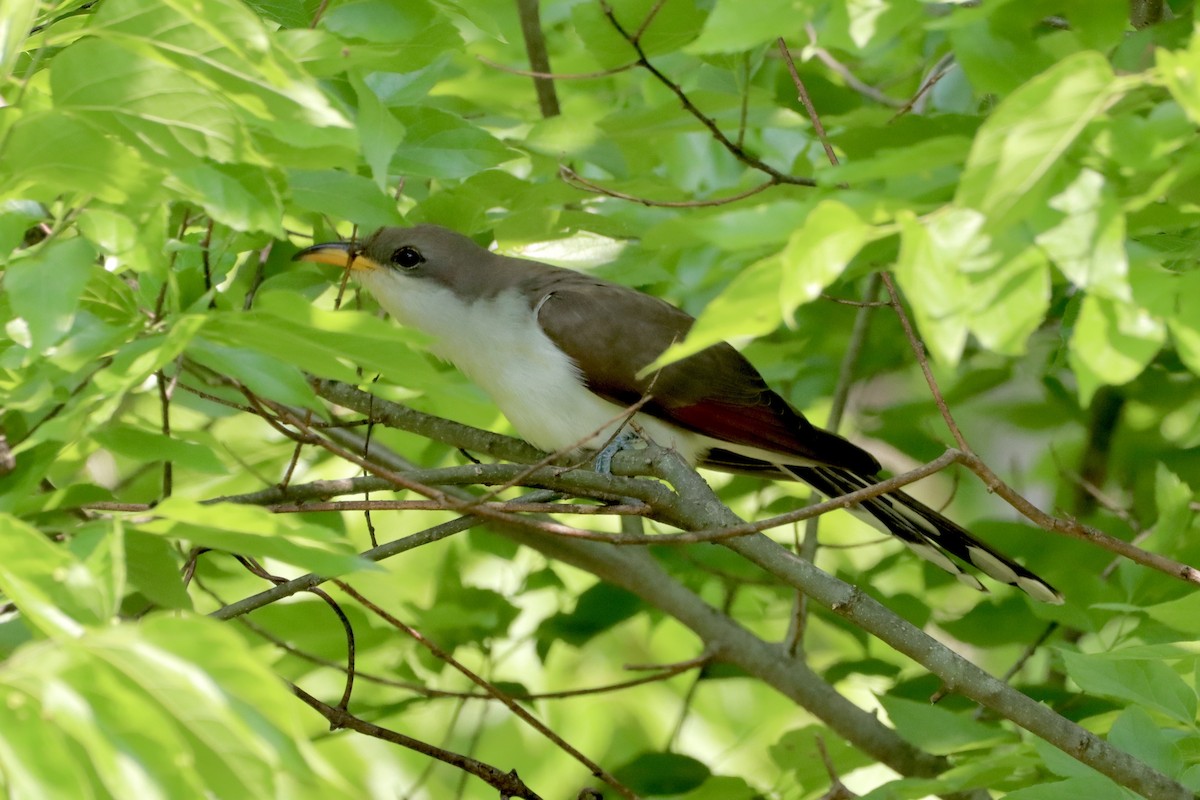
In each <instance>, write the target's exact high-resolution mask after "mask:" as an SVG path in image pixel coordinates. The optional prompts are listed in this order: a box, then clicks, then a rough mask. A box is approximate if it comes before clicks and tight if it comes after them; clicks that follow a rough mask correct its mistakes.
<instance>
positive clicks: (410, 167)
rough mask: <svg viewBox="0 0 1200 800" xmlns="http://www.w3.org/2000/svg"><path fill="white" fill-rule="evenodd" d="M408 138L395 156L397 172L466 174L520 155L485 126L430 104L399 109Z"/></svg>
mask: <svg viewBox="0 0 1200 800" xmlns="http://www.w3.org/2000/svg"><path fill="white" fill-rule="evenodd" d="M395 114H396V117H397V118H399V120H400V122H401V123H402V124H403V126H404V142H403V144H402V146H401V147H399V148H397V149H396V151H395V154H394V156H393V157H392V165H391V169H392V171H393V172H396V173H399V174H402V175H409V176H421V177H430V178H436V179H447V178H466V177H469V176H471V175H474V174H475V173H477V172H479V171H480V170H484V169H488V168H489V167H494V166H496V165H497V164H501V163H503V162H505V161H508V160H510V159H512V158H515V157H516V156H517V153H516V152H514V151H512V150H509V149H508V147H506V146H505V145H504V144H502V143H501V142H500V141H499V140H497V139H496V138H495V137H494V136H492V135H491V134H490V133H488V132H487V131H485V130H484V129H483V128H479V127H476V126H475V125H472V124H471V123H469V122H467V121H466V120H464V119H462V118H461V117H457V116H455V115H453V114H447V113H446V112H445V111H439V110H438V109H436V108H430V107H428V106H403V107H400V108H397V109H395Z"/></svg>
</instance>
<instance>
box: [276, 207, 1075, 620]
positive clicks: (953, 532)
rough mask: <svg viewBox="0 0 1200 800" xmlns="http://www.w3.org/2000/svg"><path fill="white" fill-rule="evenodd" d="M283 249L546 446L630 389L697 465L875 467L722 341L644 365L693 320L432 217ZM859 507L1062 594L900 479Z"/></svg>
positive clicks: (777, 473)
mask: <svg viewBox="0 0 1200 800" xmlns="http://www.w3.org/2000/svg"><path fill="white" fill-rule="evenodd" d="M295 258H296V259H297V260H303V261H317V262H322V263H328V264H336V265H338V266H340V267H343V268H349V269H351V270H353V271H354V273H355V275H356V277H357V278H358V279H359V281H360V282H361V283H362V285H363V286H364V287H366V288H367V289H369V290H370V291H371V293H372V294H373V295H374V296H375V298H376V299H377V300H378V301H379V304H380V305H382V306H383V307H384V309H386V310H387V312H388V313H390V314H391V315H392V316H393V317H395V318H396V320H398V321H399V322H400V323H401V324H403V325H408V326H411V327H413V328H416V329H417V330H420V331H422V332H424V333H426V334H429V335H430V336H431V337H432V338H433V343H432V345H431V348H432V350H433V352H434V353H435V354H437V355H439V356H441V357H442V358H445V359H447V360H449V361H451V362H453V363H454V364H455V365H456V366H457V367H458V368H459V369H460V370H462V371H463V372H464V373H466V375H467V377H469V378H470V379H471V380H472V381H474V382H475V383H477V384H478V385H479V386H481V387H482V388H483V389H484V390H485V391H486V392H487V393H488V394H489V395H491V397H492V399H493V400H494V401H495V403H496V405H498V406H499V407H500V410H501V411H503V412H504V415H505V416H506V417H508V419H509V421H510V422H511V423H512V424H513V427H515V428H516V429H517V431H518V432H519V433H520V434H521V435H522V436H523V437H525V438H526V439H527V440H528V441H529V442H531V443H532V444H534V445H536V446H538V447H540V448H542V449H543V450H547V451H550V452H554V451H558V450H562V449H566V448H570V447H573V446H577V444H578V443H579V442H580V441H581V440H584V439H587V437H589V435H590V434H593V433H595V435H594V436H591V440H590V442H589V444H590V445H591V446H592V447H599V446H601V445H603V444H604V443H605V442H606V441H608V440H609V438H610V437H611V436H612V434H613V431H614V429H615V428H616V426H617V425H620V424H621V421H620V418H621V412H622V410H623V409H626V408H628V407H630V406H632V405H634V404H636V403H638V402H639V401H642V402H644V404H643V405H642V406H641V408H640V410H638V412H637V414H636V415H635V416H634V418H633V420H634V422H635V423H636V424H637V426H638V427H639V428H640V429H641V431H642V432H644V433H645V435H647V436H648V437H649V438H650V439H651V440H653V441H654V442H655V443H657V444H659V445H661V446H663V447H670V448H674V449H675V450H676V451H678V452H679V453H680V454H681V455H682V456H683V457H684V458H686V459H687V460H688V461H690V462H691V463H693V464H697V465H699V466H704V467H711V468H715V469H720V470H725V471H732V472H741V473H753V474H759V475H763V476H766V477H770V478H785V479H792V480H801V481H804V482H805V483H807V484H809V485H811V486H812V487H813V488H814V489H816V490H817V491H818V492H820V493H821V494H824V495H826V496H827V497H837V496H839V495H842V494H846V493H848V492H851V491H854V490H857V489H861V488H863V487H864V486H868V485H869V484H871V483H872V482H873V481H874V478H875V475H876V473H878V472H879V469H880V466H879V462H878V461H876V460H875V458H874V456H872V455H871V454H870V453H868V452H867V451H865V450H863V449H862V448H860V447H858V446H856V445H854V444H851V443H850V442H848V441H846V440H845V439H843V438H842V437H840V436H838V435H836V434H833V433H830V432H828V431H825V430H822V429H820V428H818V427H816V426H814V425H813V424H812V423H810V422H809V421H808V420H807V419H805V418H804V416H803V415H802V414H800V412H798V411H796V410H795V409H794V408H792V407H791V405H789V404H788V402H787V401H786V400H784V399H783V398H782V397H781V396H779V395H778V394H776V393H775V392H774V391H772V390H771V389H770V388H769V387H768V386H767V384H766V382H765V381H764V380H763V378H762V376H761V375H759V373H758V371H757V370H756V369H755V368H754V367H753V366H752V365H751V364H750V362H749V361H747V360H746V359H745V357H743V356H742V354H741V353H739V352H738V351H737V350H735V349H734V348H733V347H732V346H730V345H728V344H724V343H722V344H718V345H714V346H712V347H709V348H708V349H706V350H703V351H701V352H699V353H696V354H695V355H692V356H690V357H688V358H685V359H682V360H680V361H676V362H674V363H672V364H669V365H667V366H665V367H663V368H662V369H660V370H658V371H656V372H652V373H650V374H648V375H642V374H641V371H642V369H643V368H644V367H645V366H646V365H648V364H650V363H651V362H652V361H654V360H655V359H656V358H657V357H658V356H659V355H661V354H662V353H663V352H664V351H665V350H666V349H667V347H668V346H670V345H671V344H672V343H674V342H677V341H680V340H682V339H683V337H684V335H685V334H686V333H687V332H688V329H689V328H690V327H691V326H692V323H693V322H694V321H695V320H694V319H693V318H692V317H691V316H689V315H688V314H686V313H685V312H683V311H681V310H679V309H678V308H675V307H674V306H672V305H670V304H668V303H666V302H664V301H662V300H660V299H658V298H656V297H651V296H650V295H648V294H643V293H642V292H639V291H636V290H634V289H630V288H628V287H625V286H621V285H619V284H615V283H611V282H609V281H605V280H601V279H599V278H594V277H591V276H589V275H584V274H582V273H579V272H575V271H572V270H568V269H561V268H559V267H552V266H549V265H548V264H541V263H538V262H536V261H528V260H524V259H518V258H509V257H505V256H501V255H497V254H496V253H492V252H489V251H488V250H486V249H484V248H482V247H480V246H479V245H477V244H476V243H475V242H473V241H472V240H471V239H469V238H467V237H466V236H463V235H461V234H458V233H455V232H454V231H450V230H447V229H445V228H441V227H437V226H435V225H418V226H415V227H411V228H382V229H380V230H378V231H376V232H375V233H374V234H372V235H371V236H370V237H369V238H367V239H366V240H365V241H363V242H361V243H349V242H335V243H329V244H318V245H315V246H313V247H310V248H308V249H306V250H303V251H301V252H300V253H297V254H296V256H295ZM647 397H648V399H647ZM614 420H618V421H617V422H614ZM596 432H598V433H596ZM860 511H865V512H866V513H865V514H864V516H865V517H867V518H868V520H869V521H871V522H873V523H874V524H875V525H876V526H877V527H881V528H882V529H884V530H886V531H888V532H890V533H891V534H893V535H894V536H896V537H898V538H899V539H901V540H902V541H903V542H904V543H905V544H907V545H908V546H909V547H910V548H912V549H913V550H915V551H916V552H917V553H918V554H919V555H921V556H922V557H923V558H926V559H928V560H929V561H931V562H933V563H934V564H936V565H937V566H939V567H941V568H942V569H944V570H946V571H948V572H950V573H952V574H954V575H955V576H957V577H958V578H959V579H960V580H962V581H963V582H964V583H967V584H968V585H970V586H973V587H975V588H977V589H981V590H982V589H983V588H984V587H983V585H982V584H981V583H980V582H979V581H978V580H977V579H976V578H975V577H974V576H972V575H970V574H968V573H967V572H965V571H964V570H963V569H962V567H960V566H959V562H965V563H967V564H971V565H973V566H975V567H976V568H978V569H979V570H980V571H981V572H983V573H984V574H986V575H989V576H991V577H992V578H995V579H996V580H998V581H1001V582H1003V583H1007V584H1011V585H1013V586H1016V587H1018V588H1020V589H1022V590H1024V591H1025V592H1026V593H1028V594H1029V595H1030V596H1032V597H1034V598H1036V599H1038V600H1042V601H1044V602H1048V603H1060V602H1062V596H1061V595H1060V594H1059V593H1058V592H1057V591H1055V589H1054V588H1053V587H1051V586H1050V585H1049V584H1047V583H1046V582H1045V581H1043V580H1042V579H1041V578H1039V577H1037V576H1036V575H1034V574H1033V573H1032V572H1030V571H1029V570H1027V569H1025V568H1024V567H1022V566H1021V565H1020V564H1017V563H1016V562H1015V561H1012V560H1011V559H1009V558H1008V557H1006V556H1004V555H1002V554H1000V553H999V552H997V551H996V550H994V549H993V548H992V547H991V546H989V545H987V544H985V543H984V542H982V541H980V540H979V539H977V538H975V537H974V536H972V535H971V534H970V533H968V532H967V531H965V530H963V528H961V527H959V526H958V525H956V524H955V523H953V522H951V521H950V520H948V519H947V518H945V517H944V516H942V515H941V514H939V513H938V512H936V511H934V510H933V509H931V508H929V507H928V506H926V505H924V504H923V503H921V502H919V501H918V500H915V499H913V498H912V497H910V496H908V495H907V494H905V493H904V492H900V491H895V492H889V493H887V494H885V495H881V496H879V497H876V498H873V499H870V500H867V501H865V502H863V503H862V504H861V508H860Z"/></svg>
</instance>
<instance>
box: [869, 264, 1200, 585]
mask: <svg viewBox="0 0 1200 800" xmlns="http://www.w3.org/2000/svg"><path fill="white" fill-rule="evenodd" d="M880 274H881V276H882V277H883V283H884V285H885V286H887V289H888V294H889V295H890V296H891V299H892V308H893V309H894V310H895V312H896V316H897V317H898V318H899V320H900V326H901V327H902V328H903V329H904V335H905V337H907V339H908V343H909V347H911V348H912V351H913V354H914V355H915V356H916V358H917V363H918V364H919V365H920V367H921V372H922V373H923V374H924V375H925V383H926V384H927V385H928V387H929V392H930V394H931V395H932V396H933V401H934V403H936V404H937V407H938V410H939V411H940V412H941V414H942V421H943V422H945V423H946V427H947V428H948V429H949V430H950V435H951V436H953V437H954V441H955V442H957V443H958V447H959V454H958V458H957V460H958V461H959V462H960V463H962V464H963V465H964V466H966V467H967V468H968V469H970V470H971V471H972V472H974V473H975V474H976V475H977V476H979V478H980V480H981V481H983V485H984V486H986V487H987V489H988V491H989V492H992V493H993V494H996V495H998V496H999V497H1001V498H1003V499H1004V500H1005V501H1007V502H1008V504H1009V505H1010V506H1012V507H1013V508H1015V509H1016V510H1017V511H1019V512H1021V513H1022V514H1024V515H1025V517H1026V518H1027V519H1029V520H1031V521H1032V522H1033V523H1034V524H1036V525H1037V526H1038V527H1040V528H1044V529H1045V530H1048V531H1053V532H1054V533H1061V534H1065V535H1067V536H1070V537H1071V538H1073V539H1079V540H1081V541H1085V542H1090V543H1092V544H1094V545H1096V546H1098V547H1101V548H1103V549H1105V550H1108V551H1110V552H1113V553H1117V554H1119V555H1122V556H1125V557H1126V558H1128V559H1129V560H1131V561H1133V562H1135V563H1138V564H1141V565H1142V566H1145V567H1150V568H1151V569H1156V570H1158V571H1159V572H1163V573H1165V574H1167V575H1170V576H1171V577H1173V578H1178V579H1179V580H1181V581H1185V582H1187V583H1193V584H1197V585H1200V570H1197V569H1196V568H1195V567H1191V566H1188V565H1186V564H1181V563H1179V562H1178V561H1175V560H1173V559H1170V558H1167V557H1166V556H1162V555H1159V554H1158V553H1151V552H1148V551H1146V550H1143V549H1141V548H1140V547H1137V546H1136V545H1133V544H1130V543H1129V542H1126V541H1124V540H1123V539H1118V538H1116V537H1115V536H1110V535H1109V534H1107V533H1104V532H1103V531H1100V530H1097V529H1096V528H1093V527H1091V526H1090V525H1084V524H1083V523H1081V522H1078V521H1076V520H1073V519H1060V518H1058V517H1054V516H1051V515H1050V514H1047V513H1046V512H1044V511H1042V510H1041V509H1040V508H1038V507H1037V506H1035V505H1034V504H1033V503H1031V502H1030V501H1029V500H1027V499H1026V498H1025V497H1024V496H1023V495H1021V494H1020V493H1019V492H1017V491H1016V490H1015V489H1013V488H1012V487H1011V486H1009V485H1008V484H1007V483H1005V482H1004V481H1002V480H1000V477H999V476H998V475H996V473H995V472H993V471H992V469H991V467H989V466H988V465H987V464H986V463H984V461H983V459H981V458H980V457H979V456H977V455H976V454H975V452H974V451H973V450H971V447H970V445H968V444H967V440H966V438H965V437H964V436H963V434H962V431H961V430H960V429H959V427H958V424H957V423H956V422H955V421H954V416H953V415H952V414H951V413H950V409H949V407H948V406H947V405H946V399H945V398H944V397H943V396H942V391H941V389H940V388H938V383H937V379H935V378H934V377H933V370H932V368H930V366H929V359H928V358H927V357H926V355H925V346H924V345H923V344H922V343H921V340H920V339H918V338H917V334H916V331H914V330H913V326H912V322H911V320H909V317H908V313H907V312H906V311H905V310H904V307H903V305H902V304H901V303H900V295H899V293H898V292H897V291H896V286H895V284H894V283H893V282H892V278H891V275H889V274H888V273H887V272H881V273H880Z"/></svg>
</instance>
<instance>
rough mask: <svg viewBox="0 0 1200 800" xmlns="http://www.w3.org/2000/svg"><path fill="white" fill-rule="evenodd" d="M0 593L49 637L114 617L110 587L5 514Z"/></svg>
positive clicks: (0, 520) (0, 517)
mask: <svg viewBox="0 0 1200 800" xmlns="http://www.w3.org/2000/svg"><path fill="white" fill-rule="evenodd" d="M0 589H2V590H3V591H4V594H5V595H6V596H7V597H8V598H9V600H11V601H12V602H13V603H14V604H15V605H16V606H17V608H18V609H20V610H21V614H22V615H23V617H24V619H26V620H28V621H29V622H30V623H31V624H32V625H33V626H34V627H36V628H37V629H38V630H40V631H41V632H42V633H44V634H46V635H50V636H61V635H67V636H78V635H79V634H80V633H81V632H82V631H83V626H84V625H100V624H103V623H107V622H108V621H109V620H110V619H111V618H112V616H113V614H114V613H116V601H117V597H116V595H115V593H114V591H113V587H112V586H106V585H105V583H104V581H103V580H102V579H101V578H100V576H98V575H96V574H94V573H93V572H92V571H91V570H90V569H89V568H88V567H87V565H86V564H84V563H83V562H82V561H81V560H80V559H79V558H77V557H76V556H75V555H74V554H72V553H71V551H70V550H69V549H68V548H67V547H65V546H64V545H61V544H55V543H54V542H51V541H50V540H49V539H48V538H47V537H46V536H45V534H43V533H41V532H40V531H37V530H35V529H34V528H32V527H30V526H29V525H26V524H25V523H24V522H22V521H20V520H18V519H17V518H15V517H13V516H10V515H8V514H0Z"/></svg>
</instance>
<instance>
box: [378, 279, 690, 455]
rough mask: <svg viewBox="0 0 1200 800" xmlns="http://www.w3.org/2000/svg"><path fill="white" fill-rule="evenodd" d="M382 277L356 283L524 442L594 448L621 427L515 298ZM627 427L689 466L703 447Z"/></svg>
mask: <svg viewBox="0 0 1200 800" xmlns="http://www.w3.org/2000/svg"><path fill="white" fill-rule="evenodd" d="M367 277H368V276H364V278H367ZM370 277H372V278H374V277H375V276H370ZM381 278H382V276H380V277H378V278H375V280H364V281H363V282H364V284H374V285H368V288H370V289H371V290H372V291H373V293H374V294H375V296H376V298H377V299H378V300H379V301H380V304H381V305H383V307H384V308H385V309H386V310H387V311H388V313H390V314H391V315H392V316H393V317H394V318H396V320H397V321H399V322H400V323H401V324H404V325H408V326H411V327H413V328H416V329H417V330H420V331H422V332H424V333H427V334H429V335H430V336H432V337H433V339H434V341H433V343H432V345H431V347H430V349H431V350H432V351H433V352H434V353H435V354H436V355H438V356H439V357H441V358H444V359H446V360H447V361H449V362H451V363H452V364H454V365H455V366H456V367H458V369H460V370H461V371H462V372H463V373H464V374H465V375H466V376H467V377H468V378H470V379H471V381H472V382H473V383H475V384H476V385H478V386H479V387H480V388H481V389H483V390H484V391H485V392H487V393H488V395H489V396H490V397H491V398H492V401H493V402H494V403H495V404H496V405H497V406H498V407H499V408H500V410H501V411H502V412H503V413H504V416H505V417H507V418H508V421H509V422H511V423H512V426H513V427H514V428H515V429H516V430H517V432H518V433H519V434H520V435H521V436H522V438H524V439H525V440H527V441H528V442H529V443H530V444H533V445H535V446H536V447H539V448H541V449H543V450H546V451H548V452H557V451H560V450H577V449H581V448H586V449H598V448H600V447H603V446H604V444H605V443H606V442H607V441H608V439H609V438H610V437H611V436H612V435H613V434H614V433H615V432H616V431H617V429H618V428H619V427H620V425H621V424H622V423H623V422H624V416H623V415H622V411H623V410H624V409H623V408H622V407H621V406H618V405H616V404H614V403H610V402H609V401H607V400H605V399H603V398H601V397H599V396H598V395H596V394H594V393H592V392H591V391H590V390H589V389H588V388H587V387H586V386H585V385H584V379H583V375H582V373H581V372H580V370H579V367H578V366H577V365H576V364H575V362H574V361H572V360H571V359H570V358H569V357H568V356H567V355H566V354H565V353H563V352H562V351H561V350H560V349H559V348H558V346H557V345H555V344H554V342H553V341H551V339H550V338H549V337H548V336H546V334H545V333H544V332H543V331H542V329H541V326H539V325H538V324H537V320H536V319H535V318H534V316H533V313H532V311H531V309H530V308H529V306H528V304H527V303H526V302H525V301H524V299H523V298H522V297H520V296H519V295H518V294H517V293H515V292H501V293H500V294H498V295H496V296H494V297H490V298H486V299H481V300H476V301H474V302H471V303H465V302H464V301H463V300H461V299H460V298H459V297H458V296H456V295H455V294H454V293H453V292H451V291H450V290H449V289H446V288H444V287H441V286H436V285H431V284H430V283H429V282H426V281H406V282H405V285H404V287H403V290H401V291H388V289H389V288H391V287H387V286H382V285H378V284H376V283H375V281H377V280H380V279H381ZM634 421H635V422H636V423H637V425H638V427H640V428H641V429H642V431H643V432H644V433H645V434H646V435H647V436H648V437H649V438H650V439H651V440H652V441H654V442H655V443H656V444H658V445H660V446H662V447H668V448H674V449H675V450H677V451H678V452H679V453H680V455H682V456H683V457H684V458H686V459H688V460H689V461H691V462H695V460H696V457H697V456H698V455H699V452H700V450H702V449H704V447H703V445H702V444H701V443H700V441H699V437H698V436H696V435H695V434H693V433H691V432H689V431H686V430H684V429H682V428H678V427H676V426H674V425H671V424H669V423H666V422H662V421H661V420H658V419H656V418H654V417H650V416H647V415H644V414H638V415H636V416H635V418H634Z"/></svg>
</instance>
